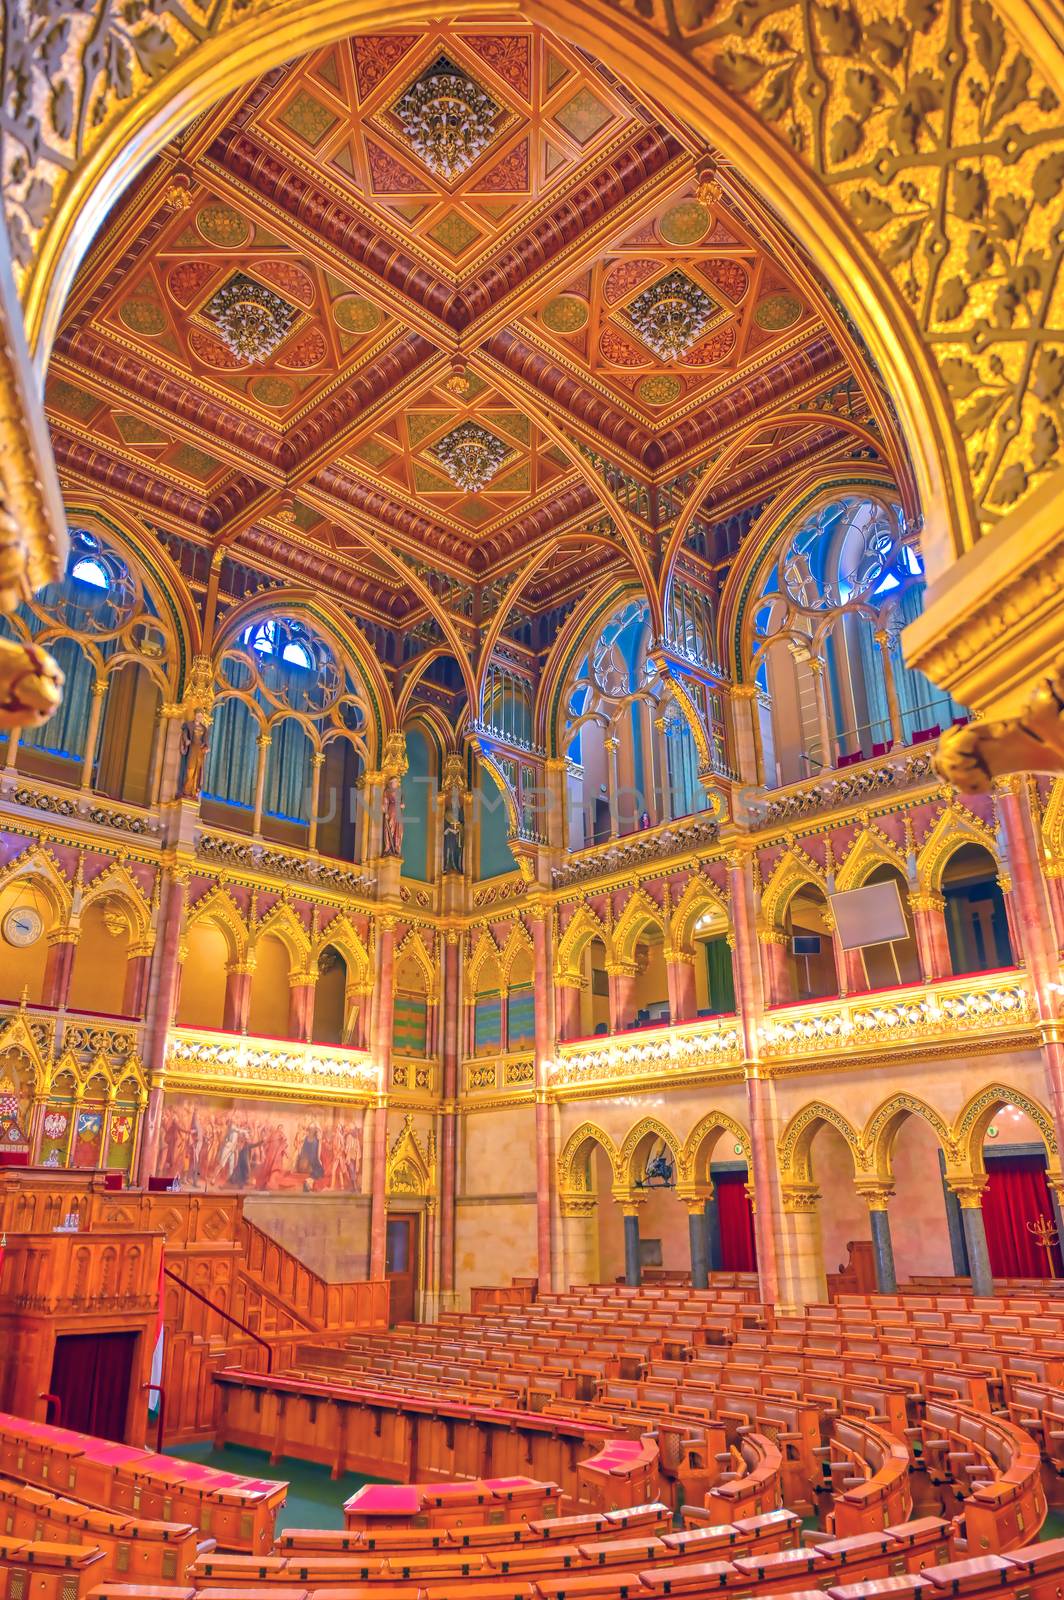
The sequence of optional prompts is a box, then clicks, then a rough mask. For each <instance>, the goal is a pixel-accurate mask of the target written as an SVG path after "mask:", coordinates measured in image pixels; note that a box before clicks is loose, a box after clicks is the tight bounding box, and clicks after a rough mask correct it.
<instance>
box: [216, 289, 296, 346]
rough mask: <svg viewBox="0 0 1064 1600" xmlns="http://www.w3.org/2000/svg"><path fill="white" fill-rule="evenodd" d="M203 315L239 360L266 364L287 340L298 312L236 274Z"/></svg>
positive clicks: (284, 301) (270, 293) (271, 291)
mask: <svg viewBox="0 0 1064 1600" xmlns="http://www.w3.org/2000/svg"><path fill="white" fill-rule="evenodd" d="M203 315H204V316H205V317H206V318H207V320H208V321H209V322H210V323H212V324H213V326H214V328H215V330H216V331H217V333H218V336H219V338H220V339H221V340H222V343H223V344H224V345H225V346H226V348H227V349H228V350H230V351H232V353H233V355H235V356H237V357H238V358H239V360H241V361H265V360H266V359H267V358H268V357H269V356H272V355H273V352H274V351H275V350H276V349H277V347H278V345H280V344H282V343H283V342H284V340H285V339H287V337H288V335H289V334H290V333H291V331H292V329H293V327H294V326H295V322H296V318H297V316H298V312H297V311H296V308H295V306H291V305H289V303H288V301H287V300H282V298H281V296H280V295H279V294H275V293H274V291H273V290H272V289H267V288H266V286H265V285H264V284H261V283H256V282H255V280H254V278H249V277H248V276H247V275H246V274H245V273H243V272H234V274H233V276H232V277H231V278H229V279H227V281H226V282H225V283H223V284H222V287H221V288H220V289H219V290H218V291H217V293H216V294H213V295H212V296H211V298H210V299H209V300H208V301H207V303H206V305H205V306H204V307H203Z"/></svg>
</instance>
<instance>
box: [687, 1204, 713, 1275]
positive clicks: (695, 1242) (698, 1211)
mask: <svg viewBox="0 0 1064 1600" xmlns="http://www.w3.org/2000/svg"><path fill="white" fill-rule="evenodd" d="M705 1204H706V1202H705V1199H704V1198H703V1197H702V1196H701V1195H699V1196H698V1198H697V1199H694V1200H688V1202H687V1229H688V1233H689V1234H690V1239H691V1288H692V1289H708V1288H709V1262H708V1259H707V1251H706V1213H705Z"/></svg>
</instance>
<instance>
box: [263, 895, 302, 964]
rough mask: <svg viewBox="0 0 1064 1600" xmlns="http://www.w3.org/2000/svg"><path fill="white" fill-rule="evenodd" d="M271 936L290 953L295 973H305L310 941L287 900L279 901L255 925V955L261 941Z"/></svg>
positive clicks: (289, 956)
mask: <svg viewBox="0 0 1064 1600" xmlns="http://www.w3.org/2000/svg"><path fill="white" fill-rule="evenodd" d="M268 935H271V936H272V937H273V938H275V939H279V940H280V942H281V944H283V945H284V947H285V949H286V950H287V952H288V959H289V961H290V962H291V965H292V971H293V972H305V971H306V969H307V965H308V963H309V961H310V939H309V937H308V935H307V930H306V928H305V927H304V926H303V923H302V922H301V921H300V919H299V917H298V916H297V914H296V912H295V911H294V910H293V909H292V907H291V906H290V905H289V904H288V902H287V901H285V900H278V901H277V902H276V903H275V904H274V905H272V906H271V907H270V909H269V911H267V913H266V915H265V916H264V917H263V918H262V919H261V920H260V921H259V922H257V923H256V924H255V928H254V932H253V935H252V941H251V949H252V954H254V951H255V948H256V946H257V945H258V943H259V940H260V939H263V938H266V937H267V936H268Z"/></svg>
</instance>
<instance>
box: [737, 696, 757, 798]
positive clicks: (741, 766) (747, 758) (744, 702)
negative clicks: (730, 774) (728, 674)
mask: <svg viewBox="0 0 1064 1600" xmlns="http://www.w3.org/2000/svg"><path fill="white" fill-rule="evenodd" d="M730 699H731V711H732V728H733V729H734V737H735V768H736V771H737V772H738V774H739V778H740V781H741V782H742V783H744V784H749V785H751V786H753V785H755V784H757V783H759V782H760V769H761V752H760V743H761V741H760V738H759V735H758V711H757V685H756V683H741V684H735V685H734V686H733V688H732V690H731V696H730Z"/></svg>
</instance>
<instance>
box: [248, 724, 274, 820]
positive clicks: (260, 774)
mask: <svg viewBox="0 0 1064 1600" xmlns="http://www.w3.org/2000/svg"><path fill="white" fill-rule="evenodd" d="M272 742H273V741H272V739H271V738H270V735H269V734H268V733H260V734H259V736H258V738H257V739H256V740H255V746H256V749H257V750H258V752H259V759H258V766H257V768H256V770H255V816H254V820H253V821H252V824H251V832H252V834H253V835H254V837H255V838H256V839H257V838H258V837H259V835H260V834H261V832H262V803H263V799H264V797H265V794H266V758H267V756H268V755H269V753H270V745H271V744H272Z"/></svg>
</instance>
